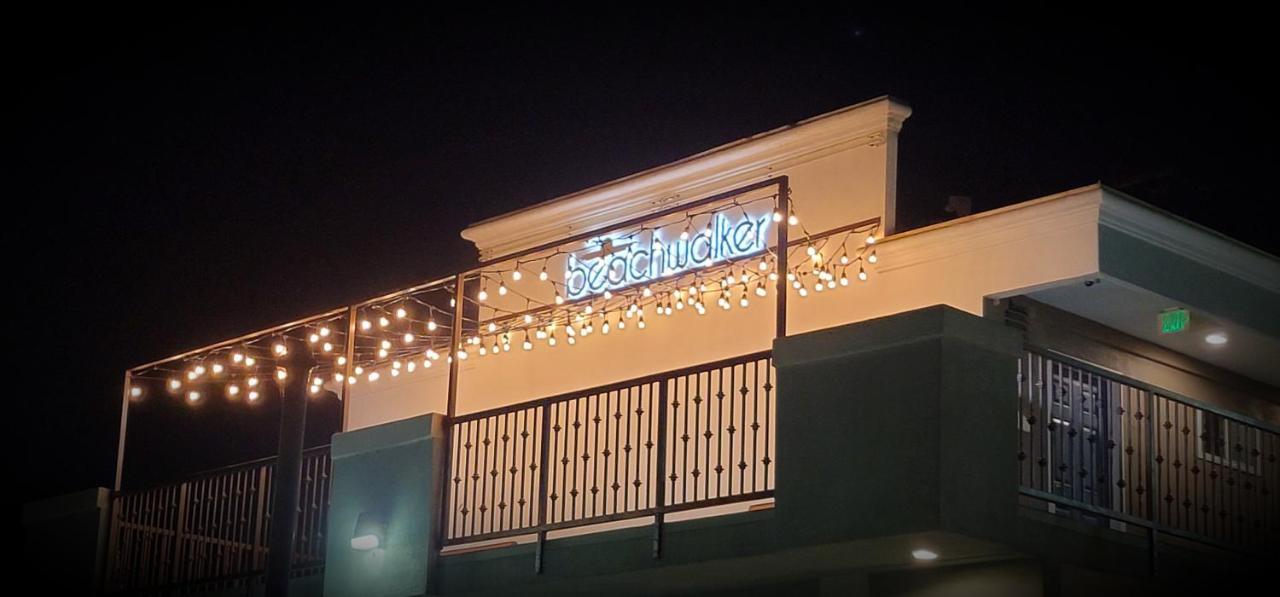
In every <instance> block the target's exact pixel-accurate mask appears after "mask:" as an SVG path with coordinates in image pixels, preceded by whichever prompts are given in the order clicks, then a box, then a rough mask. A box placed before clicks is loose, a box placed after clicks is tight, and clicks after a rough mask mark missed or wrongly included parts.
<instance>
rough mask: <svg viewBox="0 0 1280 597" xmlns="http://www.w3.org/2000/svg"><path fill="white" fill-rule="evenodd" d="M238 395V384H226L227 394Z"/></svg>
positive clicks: (233, 396)
mask: <svg viewBox="0 0 1280 597" xmlns="http://www.w3.org/2000/svg"><path fill="white" fill-rule="evenodd" d="M239 395H240V386H238V385H235V384H231V385H229V386H227V396H230V397H232V398H235V397H236V396H239Z"/></svg>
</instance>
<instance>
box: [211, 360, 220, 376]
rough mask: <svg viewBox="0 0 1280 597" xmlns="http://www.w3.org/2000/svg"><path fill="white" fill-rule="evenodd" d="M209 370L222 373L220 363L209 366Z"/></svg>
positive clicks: (218, 373)
mask: <svg viewBox="0 0 1280 597" xmlns="http://www.w3.org/2000/svg"><path fill="white" fill-rule="evenodd" d="M210 370H211V371H213V374H214V375H222V363H214V364H213V365H211V366H210Z"/></svg>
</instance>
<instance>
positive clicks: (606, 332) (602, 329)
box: [600, 319, 609, 335]
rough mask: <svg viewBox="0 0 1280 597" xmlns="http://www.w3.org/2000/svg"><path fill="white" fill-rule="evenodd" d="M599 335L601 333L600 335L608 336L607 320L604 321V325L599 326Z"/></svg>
mask: <svg viewBox="0 0 1280 597" xmlns="http://www.w3.org/2000/svg"><path fill="white" fill-rule="evenodd" d="M600 333H601V334H605V335H608V334H609V320H608V319H605V320H604V325H601V326H600Z"/></svg>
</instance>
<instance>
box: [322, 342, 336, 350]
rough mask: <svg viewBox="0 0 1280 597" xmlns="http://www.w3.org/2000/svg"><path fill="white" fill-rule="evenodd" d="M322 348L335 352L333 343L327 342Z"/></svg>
mask: <svg viewBox="0 0 1280 597" xmlns="http://www.w3.org/2000/svg"><path fill="white" fill-rule="evenodd" d="M320 349H321V350H323V351H325V352H333V343H332V342H325V343H324V344H323V345H321V346H320Z"/></svg>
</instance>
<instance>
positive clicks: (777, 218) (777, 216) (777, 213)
mask: <svg viewBox="0 0 1280 597" xmlns="http://www.w3.org/2000/svg"><path fill="white" fill-rule="evenodd" d="M773 221H774V222H775V223H776V222H781V221H782V212H781V211H779V210H777V209H775V210H773Z"/></svg>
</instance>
